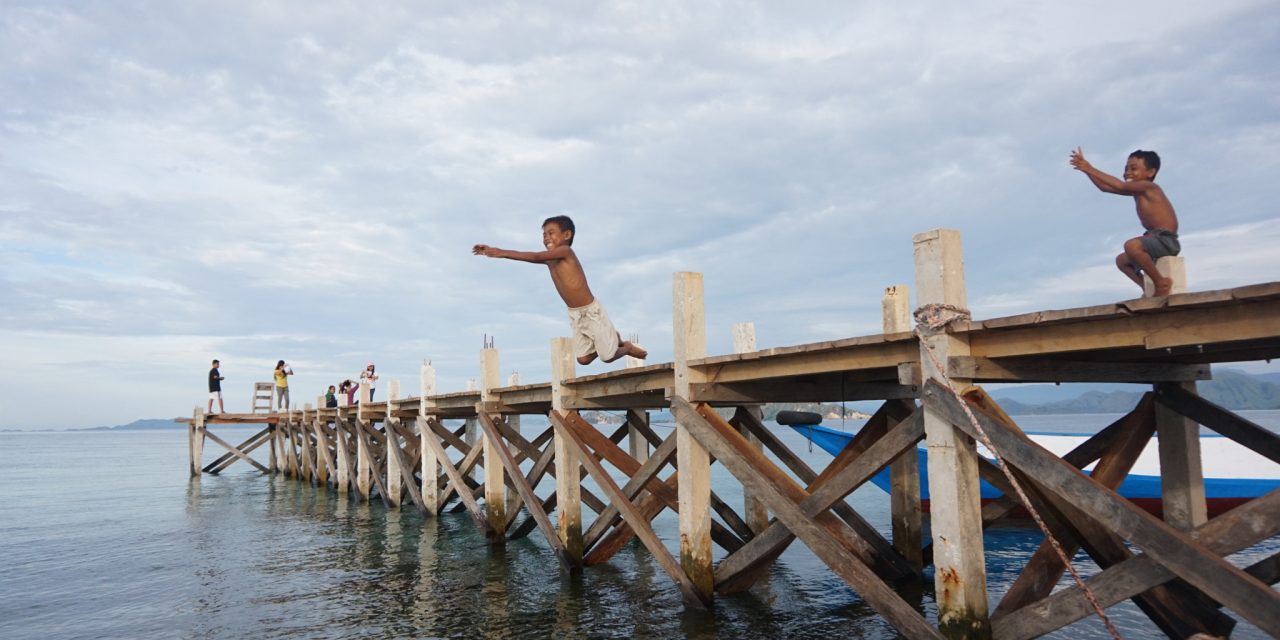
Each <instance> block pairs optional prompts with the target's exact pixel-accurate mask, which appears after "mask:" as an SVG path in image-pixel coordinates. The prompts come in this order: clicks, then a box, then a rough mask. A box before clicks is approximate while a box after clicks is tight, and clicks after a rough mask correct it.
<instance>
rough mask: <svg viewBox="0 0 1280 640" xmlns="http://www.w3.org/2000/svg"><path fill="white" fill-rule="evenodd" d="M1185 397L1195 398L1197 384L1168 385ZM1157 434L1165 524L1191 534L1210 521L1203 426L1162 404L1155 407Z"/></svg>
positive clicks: (1171, 383)
mask: <svg viewBox="0 0 1280 640" xmlns="http://www.w3.org/2000/svg"><path fill="white" fill-rule="evenodd" d="M1167 386H1177V387H1179V390H1180V391H1181V392H1182V393H1184V394H1189V395H1196V383H1194V382H1182V383H1173V382H1166V383H1160V384H1157V385H1155V387H1156V389H1157V390H1159V389H1160V388H1162V387H1167ZM1156 433H1157V436H1158V442H1159V445H1160V496H1161V500H1160V503H1161V507H1162V510H1163V512H1164V520H1165V522H1168V523H1169V524H1171V525H1173V526H1175V527H1177V528H1179V529H1182V530H1183V531H1190V530H1192V529H1194V528H1196V527H1198V526H1200V525H1202V524H1204V523H1205V521H1206V520H1208V519H1209V507H1208V504H1207V503H1206V502H1205V495H1204V470H1203V467H1202V462H1201V460H1200V425H1198V424H1196V423H1195V421H1194V420H1188V419H1187V418H1185V417H1183V416H1182V415H1180V414H1179V413H1178V412H1176V411H1174V410H1172V409H1170V408H1169V407H1167V406H1165V405H1163V404H1157V405H1156Z"/></svg>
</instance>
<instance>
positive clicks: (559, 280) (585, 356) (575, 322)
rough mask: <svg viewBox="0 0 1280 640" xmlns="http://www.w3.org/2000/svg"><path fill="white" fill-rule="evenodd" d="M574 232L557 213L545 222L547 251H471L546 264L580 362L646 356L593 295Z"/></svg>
mask: <svg viewBox="0 0 1280 640" xmlns="http://www.w3.org/2000/svg"><path fill="white" fill-rule="evenodd" d="M575 235H577V231H576V229H575V228H574V226H573V220H571V219H569V216H555V217H552V218H547V219H546V220H545V221H544V222H543V223H542V246H544V247H546V251H510V250H508V249H499V248H497V247H490V246H489V245H484V244H478V245H476V246H474V247H472V248H471V253H473V254H475V255H478V256H487V257H490V258H506V259H508V260H519V261H521V262H533V263H537V264H545V265H547V269H549V270H550V271H551V282H553V283H554V284H555V285H556V292H558V293H559V294H560V298H561V299H563V300H564V303H565V304H566V305H568V307H569V327H570V328H571V329H572V330H573V349H574V355H575V356H577V358H578V363H579V364H584V365H585V364H591V362H592V361H594V360H595V359H596V357H597V356H599V357H600V358H601V359H602V360H604V361H605V362H613V361H614V360H617V359H618V358H621V357H622V356H632V357H634V358H639V359H641V360H643V359H645V358H646V357H648V355H649V352H647V351H645V350H644V349H642V348H640V346H639V345H636V344H632V343H631V342H628V341H626V340H623V339H622V334H620V333H618V330H617V329H615V328H614V327H613V322H611V321H610V320H609V314H607V313H605V310H604V307H602V306H601V305H600V302H599V301H598V300H596V297H595V296H594V295H592V294H591V289H590V288H589V287H588V286H587V274H586V273H585V272H584V271H583V270H582V263H580V262H578V256H577V254H575V253H574V252H573V249H572V248H571V246H570V245H572V244H573V238H574V236H575Z"/></svg>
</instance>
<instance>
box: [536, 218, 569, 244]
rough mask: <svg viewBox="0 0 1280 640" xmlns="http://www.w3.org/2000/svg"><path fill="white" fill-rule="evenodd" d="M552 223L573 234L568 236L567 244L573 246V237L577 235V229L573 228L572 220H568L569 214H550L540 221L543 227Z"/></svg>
mask: <svg viewBox="0 0 1280 640" xmlns="http://www.w3.org/2000/svg"><path fill="white" fill-rule="evenodd" d="M552 223H555V225H556V226H557V227H560V230H561V231H568V232H569V233H571V234H573V235H570V236H569V246H573V239H574V238H575V237H577V235H578V230H577V229H574V228H573V220H570V219H569V216H551V217H550V218H547V219H546V220H543V221H542V226H544V227H545V226H547V225H549V224H552Z"/></svg>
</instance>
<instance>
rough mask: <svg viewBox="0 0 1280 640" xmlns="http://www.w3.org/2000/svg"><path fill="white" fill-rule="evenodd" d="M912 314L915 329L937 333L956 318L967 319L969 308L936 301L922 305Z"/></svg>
mask: <svg viewBox="0 0 1280 640" xmlns="http://www.w3.org/2000/svg"><path fill="white" fill-rule="evenodd" d="M912 316H914V317H915V319H916V329H917V330H918V331H921V332H922V333H929V334H933V333H938V332H939V331H942V330H943V329H945V328H946V327H947V325H949V324H951V323H953V322H955V321H957V320H966V321H967V320H969V318H970V317H971V316H970V314H969V310H968V309H965V308H963V307H957V306H955V305H953V304H944V303H940V302H936V303H933V304H926V305H922V306H921V307H920V308H919V309H916V310H915V312H914V313H912Z"/></svg>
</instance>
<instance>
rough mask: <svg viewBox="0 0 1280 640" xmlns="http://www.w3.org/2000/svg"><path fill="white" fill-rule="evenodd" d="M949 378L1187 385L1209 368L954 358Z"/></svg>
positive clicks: (1206, 373) (949, 364) (1202, 377)
mask: <svg viewBox="0 0 1280 640" xmlns="http://www.w3.org/2000/svg"><path fill="white" fill-rule="evenodd" d="M947 375H949V376H951V377H952V378H970V379H974V380H982V381H1000V380H1014V381H1018V382H1146V383H1150V382H1186V381H1194V380H1209V379H1210V378H1212V375H1211V373H1210V370H1209V365H1207V364H1184V365H1178V364H1152V363H1132V362H1081V361H1069V360H1056V359H1051V358H1035V357H1032V358H983V357H979V356H952V357H951V358H948V359H947Z"/></svg>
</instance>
